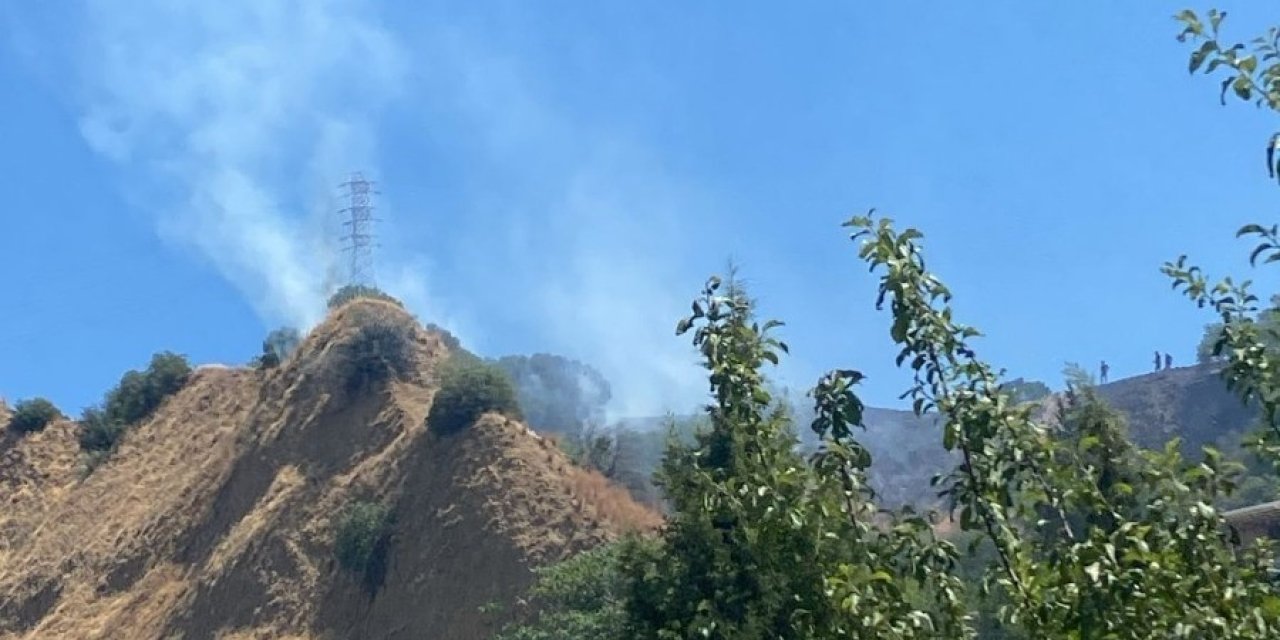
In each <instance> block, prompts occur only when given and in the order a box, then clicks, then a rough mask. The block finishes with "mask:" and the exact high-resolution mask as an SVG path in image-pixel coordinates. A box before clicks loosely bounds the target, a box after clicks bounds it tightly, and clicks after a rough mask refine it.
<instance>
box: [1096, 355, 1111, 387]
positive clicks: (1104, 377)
mask: <svg viewBox="0 0 1280 640" xmlns="http://www.w3.org/2000/svg"><path fill="white" fill-rule="evenodd" d="M1100 368H1101V369H1102V376H1101V377H1100V378H1099V379H1100V380H1102V383H1103V384H1106V383H1107V372H1109V371H1111V367H1109V366H1107V361H1106V360H1103V361H1102V366H1101V367H1100Z"/></svg>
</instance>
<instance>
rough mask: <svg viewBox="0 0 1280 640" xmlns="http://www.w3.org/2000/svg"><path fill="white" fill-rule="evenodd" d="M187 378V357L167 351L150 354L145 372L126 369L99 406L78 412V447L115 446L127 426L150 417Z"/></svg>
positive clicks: (95, 449) (99, 449)
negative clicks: (149, 360) (149, 361)
mask: <svg viewBox="0 0 1280 640" xmlns="http://www.w3.org/2000/svg"><path fill="white" fill-rule="evenodd" d="M190 377H191V365H190V363H188V362H187V359H186V357H185V356H181V355H178V354H176V353H171V352H168V351H163V352H160V353H157V354H155V355H154V356H152V357H151V363H150V364H149V365H148V366H147V369H146V370H145V371H128V372H126V373H125V374H124V375H123V376H121V377H120V383H119V384H117V385H116V387H115V388H114V389H112V390H111V391H109V392H107V396H106V398H105V399H104V400H103V402H102V404H101V405H100V406H96V407H89V408H88V409H85V410H84V413H82V414H81V416H80V448H82V449H84V450H85V451H110V450H112V449H114V448H115V446H116V444H117V443H118V442H119V440H120V436H121V435H123V434H124V432H125V430H126V429H127V428H128V427H129V426H130V425H133V424H136V423H138V422H140V421H142V420H144V419H146V418H147V417H149V416H150V415H151V414H152V413H154V412H155V410H156V409H158V408H159V407H160V405H161V404H162V403H163V402H164V400H165V398H168V397H169V396H171V395H173V394H174V393H177V392H178V390H180V389H182V387H183V385H185V384H186V383H187V380H188V379H190Z"/></svg>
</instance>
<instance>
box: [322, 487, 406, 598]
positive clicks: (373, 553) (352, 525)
mask: <svg viewBox="0 0 1280 640" xmlns="http://www.w3.org/2000/svg"><path fill="white" fill-rule="evenodd" d="M391 525H392V518H391V511H390V510H389V509H387V507H386V506H385V505H382V504H380V503H377V502H369V501H359V502H355V503H352V504H351V505H350V506H348V507H347V509H346V511H345V512H344V513H343V514H342V518H341V519H340V520H339V522H338V529H337V532H336V534H335V535H334V544H333V551H334V554H335V555H336V556H337V558H338V563H339V564H341V565H342V568H344V569H346V570H348V571H350V572H352V573H355V574H357V575H359V576H360V577H361V579H362V581H363V582H364V584H365V587H366V588H368V589H369V591H370V593H373V592H374V591H377V588H378V587H379V586H381V584H382V579H383V577H384V576H385V574H386V555H387V547H388V545H389V544H390V542H391Z"/></svg>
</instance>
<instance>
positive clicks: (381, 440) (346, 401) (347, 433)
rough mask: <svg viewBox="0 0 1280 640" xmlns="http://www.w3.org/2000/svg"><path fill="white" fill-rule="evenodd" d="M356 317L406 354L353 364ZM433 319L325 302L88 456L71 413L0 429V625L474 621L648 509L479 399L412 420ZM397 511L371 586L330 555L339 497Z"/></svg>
mask: <svg viewBox="0 0 1280 640" xmlns="http://www.w3.org/2000/svg"><path fill="white" fill-rule="evenodd" d="M371 325H379V326H384V327H385V326H394V327H398V328H399V329H401V330H404V331H407V332H408V333H409V335H410V336H411V341H412V350H413V354H412V367H411V368H410V370H409V371H407V372H405V373H403V374H402V375H400V376H398V377H396V378H395V379H392V380H390V381H388V382H384V383H376V384H365V383H364V382H365V381H362V380H360V379H359V376H358V375H357V373H356V372H357V370H358V367H355V368H353V366H352V365H353V359H354V358H356V357H357V356H358V355H359V354H358V347H359V342H360V339H361V336H362V332H365V331H367V330H368V327H370V326H371ZM447 356H448V349H447V347H445V346H444V344H443V343H442V341H441V339H440V336H439V335H437V334H434V333H432V332H430V331H427V330H424V329H423V328H422V327H420V326H419V325H418V324H417V323H416V322H415V321H414V320H413V319H412V318H411V317H410V316H408V315H407V314H406V313H405V312H403V311H402V310H401V309H400V308H399V307H397V306H395V305H393V304H389V303H385V302H379V301H370V300H359V301H356V302H353V303H350V304H347V305H346V306H344V307H342V308H340V309H338V310H337V311H336V312H335V313H334V314H333V315H332V316H331V317H330V318H329V319H328V320H327V321H326V322H325V323H324V324H322V325H321V326H320V327H318V328H317V329H316V330H314V331H313V332H312V333H311V335H309V336H308V337H307V338H306V340H305V341H304V342H303V344H302V345H301V347H300V348H299V349H298V350H297V352H296V353H295V354H294V355H293V356H292V357H290V358H289V359H288V360H286V361H285V362H284V364H283V365H282V366H281V367H279V368H276V369H271V370H268V371H265V372H261V371H255V370H249V369H234V368H220V367H206V368H201V369H197V370H196V372H195V374H194V375H193V376H192V378H191V380H190V381H189V382H188V383H187V384H186V386H185V387H184V388H183V389H182V391H180V392H179V393H178V394H177V395H175V396H173V397H171V398H169V399H168V400H167V401H166V402H165V404H164V405H163V406H162V407H161V408H160V410H159V411H158V412H157V413H156V414H155V415H154V416H152V417H151V418H150V419H148V420H146V421H145V422H143V423H142V424H139V425H137V426H136V427H134V428H133V429H132V430H131V431H130V432H129V433H128V434H127V435H126V436H125V438H124V440H123V443H122V444H121V446H120V447H119V449H118V450H117V451H115V452H114V453H113V454H112V456H111V457H110V458H109V459H108V460H107V461H106V462H105V463H103V464H102V465H100V466H98V467H97V468H96V469H94V470H93V471H92V473H90V474H88V475H85V474H84V473H83V471H82V470H81V467H80V464H79V451H78V447H77V442H76V437H75V425H73V424H72V423H70V422H60V423H55V424H53V425H51V426H50V427H49V428H47V429H45V430H44V431H42V432H39V433H35V434H30V435H28V436H25V437H22V438H18V437H17V436H15V435H14V434H6V435H5V436H4V439H3V441H0V487H2V490H3V501H4V509H3V511H0V638H2V639H4V640H15V639H18V638H22V639H28V640H36V639H42V640H43V639H49V638H75V639H84V640H89V639H93V638H119V639H122V640H139V639H149V638H182V639H184V640H197V639H205V638H210V639H212V638H220V639H225V640H232V639H249V638H292V639H297V640H301V639H322V638H334V639H339V638H340V639H344V640H345V639H351V638H371V639H372V638H378V639H382V638H388V639H390V638H450V639H455V638H456V639H464V640H465V639H470V638H485V637H488V636H489V634H490V633H491V632H492V631H493V630H494V629H495V628H496V627H497V626H500V625H501V624H503V623H504V622H506V621H507V615H508V614H505V613H503V611H510V610H512V607H505V608H500V609H499V610H498V611H493V610H492V608H485V611H484V612H482V607H484V606H485V605H488V604H490V603H498V604H503V603H510V602H511V601H512V600H513V599H514V598H515V597H516V596H517V595H518V594H519V593H521V592H522V591H523V590H524V589H525V587H526V586H527V585H528V584H529V583H530V581H531V578H532V576H531V572H530V570H531V568H532V567H534V566H537V565H540V564H543V563H547V562H552V561H555V560H557V559H560V558H563V557H565V556H566V555H567V554H571V553H573V552H575V551H577V550H581V549H585V548H589V547H591V546H593V545H598V544H600V543H601V542H603V541H606V540H610V539H613V538H616V537H617V536H618V535H620V534H621V533H623V532H624V531H627V530H637V529H647V528H652V527H654V526H656V524H657V523H658V519H657V516H656V515H654V514H653V513H652V512H651V511H648V510H646V509H644V508H642V507H639V506H638V505H636V504H635V503H634V502H632V501H631V500H630V499H629V497H627V496H626V494H625V492H623V491H621V490H619V489H617V488H615V487H612V486H610V485H609V484H607V483H606V482H604V481H603V479H602V478H601V477H600V476H598V475H593V474H589V473H587V472H585V471H583V470H581V469H579V468H577V467H574V466H573V465H571V464H570V463H569V462H568V460H567V459H566V458H565V457H564V456H563V455H562V454H561V453H560V451H559V450H557V449H556V448H555V447H554V446H552V445H551V443H549V442H548V441H545V440H543V439H541V438H539V437H538V436H536V435H534V434H533V433H532V432H531V431H529V430H528V429H527V428H525V427H524V426H523V425H521V424H519V423H517V422H514V421H511V420H507V419H505V418H502V417H499V416H496V415H490V416H487V417H485V418H482V419H481V420H480V421H479V422H478V423H477V424H476V425H474V426H473V427H472V428H470V429H467V430H464V431H462V432H460V433H458V434H454V435H447V436H442V435H438V434H436V433H435V432H433V431H431V430H428V429H427V427H426V426H425V418H426V416H427V413H428V410H429V409H430V406H431V403H432V399H433V395H434V390H435V385H436V383H435V380H436V371H437V367H438V365H439V364H440V363H441V362H442V361H443V360H444V359H445V358H446V357H447ZM361 499H364V500H377V501H381V502H382V503H384V504H386V505H389V507H390V510H391V514H392V516H393V525H392V531H391V536H390V538H389V540H390V543H389V546H388V547H387V549H388V550H387V553H386V563H385V571H384V572H383V574H382V576H381V579H380V581H379V584H378V585H377V586H376V588H373V589H370V588H369V586H368V584H367V583H366V582H365V581H363V580H361V579H360V578H359V577H357V576H354V575H352V574H351V572H349V571H346V570H344V569H343V568H341V567H340V566H339V565H338V563H337V562H336V561H335V553H334V537H335V520H336V519H337V517H338V515H339V514H340V513H342V512H343V510H344V508H345V507H346V506H347V505H348V504H350V503H351V502H352V501H354V500H361Z"/></svg>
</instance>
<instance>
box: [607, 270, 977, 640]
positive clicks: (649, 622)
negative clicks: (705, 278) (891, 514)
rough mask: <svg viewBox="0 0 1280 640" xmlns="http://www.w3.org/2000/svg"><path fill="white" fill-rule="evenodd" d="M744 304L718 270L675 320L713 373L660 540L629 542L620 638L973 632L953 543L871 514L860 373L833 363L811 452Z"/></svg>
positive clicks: (670, 460) (678, 460)
mask: <svg viewBox="0 0 1280 640" xmlns="http://www.w3.org/2000/svg"><path fill="white" fill-rule="evenodd" d="M752 309H753V305H752V303H751V302H750V301H749V299H748V298H747V297H746V295H745V293H744V292H743V291H742V289H741V287H740V286H738V285H732V286H729V287H726V292H725V293H722V292H721V281H720V280H719V279H718V278H713V279H712V280H710V281H709V282H708V284H707V286H706V288H705V289H704V290H703V293H702V296H701V297H700V298H699V299H698V300H696V301H695V302H694V304H693V314H692V315H691V316H690V317H688V318H686V319H684V320H683V321H681V323H680V325H679V327H678V329H677V332H678V333H682V334H683V333H686V332H689V331H693V343H694V345H695V346H696V347H697V348H698V349H699V350H700V351H701V353H702V356H703V365H704V367H705V368H706V369H707V371H708V374H709V382H710V391H711V396H712V398H713V401H712V403H711V404H710V405H709V406H708V407H707V409H706V412H707V416H708V419H709V428H708V429H707V430H706V431H705V432H702V433H699V434H698V436H697V438H696V442H695V443H694V444H693V445H692V446H680V445H679V444H674V445H673V446H672V447H671V448H670V449H669V450H668V452H667V455H666V457H665V459H664V461H663V467H662V471H661V473H660V477H661V484H662V486H663V487H664V488H665V489H666V492H667V495H668V498H669V499H670V500H671V503H672V514H671V517H670V519H669V522H668V526H667V528H666V530H665V531H664V532H663V536H662V540H661V542H662V545H661V546H660V547H658V548H657V550H641V549H638V548H631V549H628V550H626V553H625V554H624V573H625V574H626V575H627V577H628V580H629V591H628V597H627V625H628V627H627V628H628V634H629V637H635V638H655V639H656V638H722V639H725V640H728V639H730V638H732V639H735V640H739V639H740V640H754V639H761V640H763V639H765V638H769V639H776V638H963V637H968V636H969V635H971V633H970V631H969V630H968V628H967V625H966V621H965V616H964V612H963V610H962V605H961V591H962V588H961V585H960V583H959V581H958V580H956V579H955V578H954V577H953V576H952V572H951V569H952V567H953V565H954V562H955V549H954V548H953V547H952V546H950V545H949V544H947V543H945V542H941V541H938V540H936V539H934V538H933V537H932V535H931V531H930V529H929V527H928V524H927V523H926V522H925V521H924V519H922V518H919V517H910V516H904V517H900V518H896V519H884V518H881V519H878V518H877V513H876V509H875V507H874V505H873V503H872V501H871V495H870V491H869V490H868V489H867V488H866V483H865V477H864V475H865V469H866V468H867V466H868V465H869V464H870V455H869V454H868V453H867V451H866V450H865V449H864V448H862V447H861V446H860V445H858V444H857V442H856V441H855V440H854V439H853V437H852V435H853V429H854V428H856V427H857V426H860V425H861V413H862V404H861V402H859V401H858V399H857V397H856V396H855V395H854V394H853V392H852V389H853V385H855V384H856V383H857V382H858V380H859V379H860V378H861V375H860V374H859V373H857V372H856V371H852V370H840V371H834V372H832V373H830V374H828V375H827V376H825V377H824V378H823V380H822V381H821V382H820V383H819V385H818V386H817V387H816V388H815V390H814V393H813V395H814V398H815V405H816V408H817V412H816V413H817V418H816V419H815V420H814V423H813V425H812V428H813V429H814V430H815V431H816V432H818V433H819V435H820V436H821V438H822V442H823V446H822V450H821V451H820V452H819V453H818V454H817V455H816V456H815V457H814V459H813V460H811V461H809V460H805V459H804V458H803V457H801V456H800V455H799V454H798V453H797V452H796V443H797V439H796V435H795V432H794V429H793V425H792V424H791V421H790V415H789V413H788V412H787V411H786V408H785V405H781V404H779V403H778V402H777V401H776V399H775V398H773V397H772V396H771V395H770V393H769V391H768V384H767V381H766V378H765V375H764V371H763V369H764V366H765V365H766V364H776V363H777V362H778V359H779V356H780V354H782V353H785V351H786V346H785V344H783V343H782V342H780V341H778V340H777V339H776V338H773V337H771V335H770V331H771V330H772V329H774V328H775V327H777V326H779V325H780V323H777V322H772V321H771V322H766V323H764V324H759V323H757V322H756V321H755V319H754V317H753V314H752Z"/></svg>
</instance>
